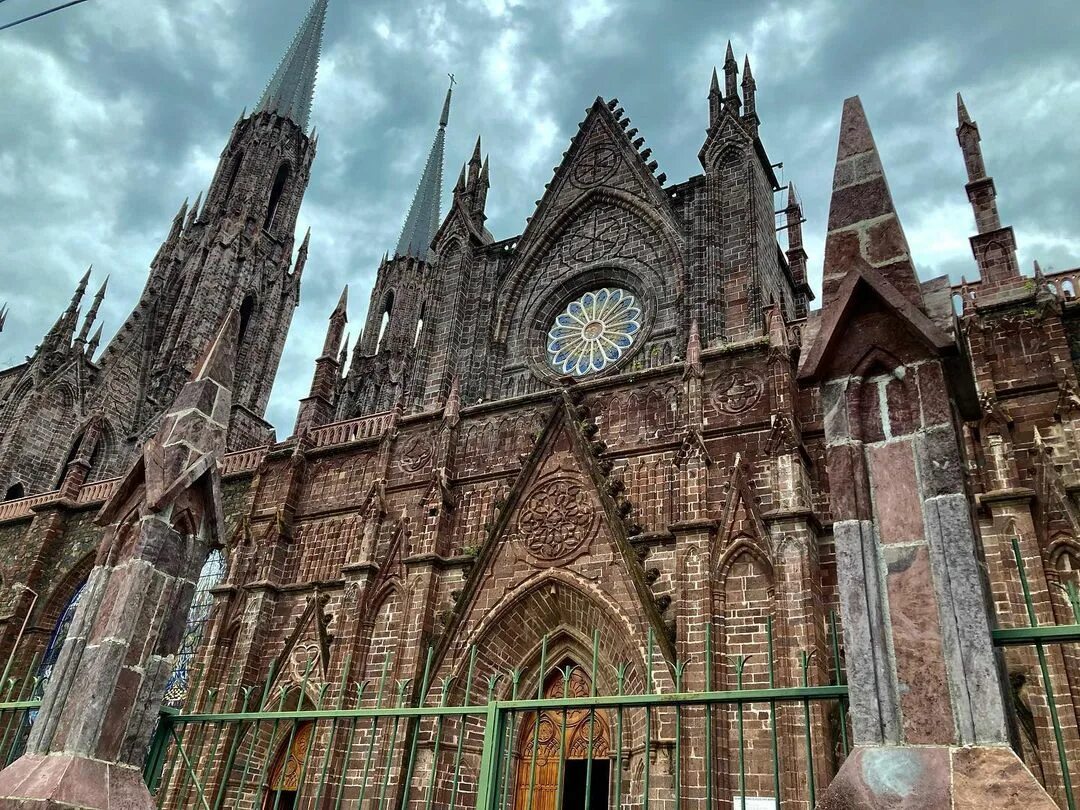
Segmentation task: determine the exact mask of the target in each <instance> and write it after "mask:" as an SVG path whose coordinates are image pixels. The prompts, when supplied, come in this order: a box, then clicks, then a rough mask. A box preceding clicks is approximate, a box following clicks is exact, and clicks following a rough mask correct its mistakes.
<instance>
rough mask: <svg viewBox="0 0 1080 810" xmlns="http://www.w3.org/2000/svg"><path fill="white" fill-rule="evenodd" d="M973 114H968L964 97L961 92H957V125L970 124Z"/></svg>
mask: <svg viewBox="0 0 1080 810" xmlns="http://www.w3.org/2000/svg"><path fill="white" fill-rule="evenodd" d="M970 123H972V121H971V116H970V115H968V111H967V106H966V105H965V104H964V97H963V96H962V95H960V94H959V93H957V94H956V125H957V126H960V127H962V126H963V125H964V124H970Z"/></svg>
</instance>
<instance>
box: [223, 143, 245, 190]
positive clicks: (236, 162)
mask: <svg viewBox="0 0 1080 810" xmlns="http://www.w3.org/2000/svg"><path fill="white" fill-rule="evenodd" d="M243 162H244V153H243V152H238V153H237V155H236V157H235V158H233V163H232V169H231V170H230V171H229V182H228V185H226V186H225V199H226V200H228V199H229V198H230V197H232V192H233V186H235V185H236V178H237V177H239V176H240V166H241V165H242V164H243Z"/></svg>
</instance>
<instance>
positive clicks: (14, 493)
mask: <svg viewBox="0 0 1080 810" xmlns="http://www.w3.org/2000/svg"><path fill="white" fill-rule="evenodd" d="M25 497H26V487H24V486H23V484H22V481H16V482H15V483H14V484H12V485H11V486H10V487H8V488H7V492H5V493H4V500H5V501H16V500H18V499H19V498H25Z"/></svg>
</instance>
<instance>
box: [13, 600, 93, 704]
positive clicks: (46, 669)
mask: <svg viewBox="0 0 1080 810" xmlns="http://www.w3.org/2000/svg"><path fill="white" fill-rule="evenodd" d="M85 588H86V581H85V580H83V582H82V584H80V585H79V587H78V588H76V589H75V593H73V594H72V595H71V599H69V600H68V603H67V604H66V605H64V609H63V611H61V613H60V618H58V619H57V620H56V624H55V625H53V631H52V635H51V636H49V644H48V646H47V647H46V648H45V654H44V655H42V656H41V663H40V664H38V669H37V684H36V685H35V686H34V700H40V699H41V697H42V695H44V694H45V686H46V684H48V682H49V678H51V677H52V673H53V670H54V669H55V668H56V662H57V661H58V660H59V658H60V651H61V650H62V649H63V648H64V642H65V641H66V640H67V636H68V630H70V629H71V622H72V620H73V619H74V618H75V610H76V608H78V607H79V600H80V599H82V595H83V590H85ZM36 717H37V711H36V710H34V711H31V712H27V719H28V720H29V722H30V723H33V722H34V718H36Z"/></svg>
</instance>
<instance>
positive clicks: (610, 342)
mask: <svg viewBox="0 0 1080 810" xmlns="http://www.w3.org/2000/svg"><path fill="white" fill-rule="evenodd" d="M640 331H641V307H639V306H638V303H637V299H635V298H634V296H633V294H632V293H629V292H627V291H626V290H623V289H619V288H609V287H604V288H603V289H599V290H592V291H590V292H587V293H585V294H584V295H582V296H581V297H580V298H577V299H575V300H573V301H571V302H570V303H569V304H567V306H566V309H564V310H563V311H562V313H560V314H559V315H558V316H557V317H556V318H555V323H554V324H552V326H551V329H550V331H548V335H547V340H548V344H547V350H548V361H549V362H550V363H551V366H552V368H554V369H555V370H556V371H558V372H559V373H560V374H569V375H572V376H574V377H582V376H585V375H586V374H593V373H595V372H598V371H603V370H604V369H605V368H607V367H608V366H610V365H612V364H613V363H616V362H618V360H619V358H620V357H622V356H623V355H624V354H625V353H626V352H627V351H628V350H629V349H630V347H631V346H632V345H633V344H634V340H635V339H636V338H637V335H638V333H639V332H640Z"/></svg>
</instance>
